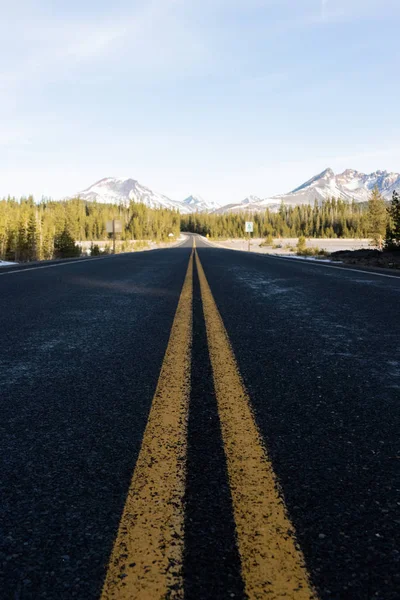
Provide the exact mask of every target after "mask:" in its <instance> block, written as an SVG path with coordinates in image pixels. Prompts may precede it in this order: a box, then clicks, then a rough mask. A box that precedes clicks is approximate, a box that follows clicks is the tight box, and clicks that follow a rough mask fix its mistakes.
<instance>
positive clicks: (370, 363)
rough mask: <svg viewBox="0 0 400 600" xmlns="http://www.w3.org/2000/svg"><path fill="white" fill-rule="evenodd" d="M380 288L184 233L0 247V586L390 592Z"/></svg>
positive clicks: (391, 396) (391, 540)
mask: <svg viewBox="0 0 400 600" xmlns="http://www.w3.org/2000/svg"><path fill="white" fill-rule="evenodd" d="M193 240H195V241H193ZM193 246H196V248H193ZM399 306H400V278H397V277H396V276H395V275H394V276H393V277H387V276H383V275H380V274H378V273H377V274H374V273H371V272H367V273H363V272H362V271H357V270H348V269H341V268H340V267H337V266H335V267H333V266H329V265H327V266H326V265H318V264H309V263H305V262H300V261H291V260H288V259H286V260H285V259H279V258H273V257H267V256H259V255H252V254H247V253H240V252H234V251H230V250H225V249H220V248H214V247H211V246H209V245H206V243H205V242H204V241H203V240H202V239H201V238H200V237H197V236H189V237H188V239H187V241H186V242H185V243H184V244H183V245H182V246H180V247H177V248H171V249H166V250H155V251H150V252H144V253H136V254H126V255H119V256H116V257H107V258H99V259H93V260H85V261H76V262H68V263H58V264H54V265H44V266H40V267H39V268H36V267H25V268H21V267H10V268H7V269H2V271H1V272H0V331H1V344H0V401H1V415H2V418H1V420H0V449H1V455H0V456H1V464H0V589H1V598H3V599H4V600H9V599H10V600H26V599H38V598H48V599H51V600H53V599H57V600H63V599H65V600H67V599H68V600H69V599H71V598H79V599H81V598H82V599H84V600H91V599H101V600H109V599H128V598H135V599H136V598H139V599H142V598H143V599H148V598H150V599H151V598H157V599H158V598H160V599H161V598H185V599H187V600H199V599H200V600H202V599H209V600H216V599H218V600H221V599H225V598H226V599H230V598H238V599H241V598H250V599H259V598H270V599H275V598H295V599H297V600H303V599H310V598H315V599H316V598H319V599H321V600H338V599H340V600H342V599H343V600H372V599H377V600H392V599H393V600H394V599H395V598H398V597H399V589H400V582H399V572H400V569H399V544H398V542H399V539H400V535H399V533H400V532H399V525H400V515H399V502H400V498H399V493H398V492H399V465H398V458H399V448H398V439H399V401H400V350H399V344H400V317H399V315H400V312H399Z"/></svg>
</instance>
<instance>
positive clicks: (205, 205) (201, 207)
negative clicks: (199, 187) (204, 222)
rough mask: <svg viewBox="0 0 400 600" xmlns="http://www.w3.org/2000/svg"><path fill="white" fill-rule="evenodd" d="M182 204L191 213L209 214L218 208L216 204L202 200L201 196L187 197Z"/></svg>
mask: <svg viewBox="0 0 400 600" xmlns="http://www.w3.org/2000/svg"><path fill="white" fill-rule="evenodd" d="M183 204H184V205H185V206H187V207H189V208H190V209H191V212H211V211H214V210H217V209H218V208H219V204H217V203H216V202H212V201H211V202H209V201H207V200H204V198H202V197H201V196H193V195H192V196H188V197H187V198H185V200H184V201H183Z"/></svg>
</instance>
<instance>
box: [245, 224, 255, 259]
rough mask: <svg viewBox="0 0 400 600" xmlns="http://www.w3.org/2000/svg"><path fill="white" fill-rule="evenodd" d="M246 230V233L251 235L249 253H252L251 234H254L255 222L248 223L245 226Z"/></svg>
mask: <svg viewBox="0 0 400 600" xmlns="http://www.w3.org/2000/svg"><path fill="white" fill-rule="evenodd" d="M244 230H245V232H246V233H248V234H249V252H250V238H251V234H252V233H253V230H254V228H253V221H246V222H245V224H244Z"/></svg>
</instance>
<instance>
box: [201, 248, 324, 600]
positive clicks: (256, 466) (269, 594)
mask: <svg viewBox="0 0 400 600" xmlns="http://www.w3.org/2000/svg"><path fill="white" fill-rule="evenodd" d="M196 266H197V270H198V274H199V279H200V289H201V297H202V302H203V309H204V317H205V322H206V329H207V339H208V347H209V352H210V358H211V365H212V370H213V377H214V386H215V393H216V396H217V403H218V412H219V417H220V421H221V429H222V437H223V442H224V448H225V455H226V460H227V467H228V476H229V483H230V488H231V494H232V501H233V507H234V516H235V523H236V529H237V535H238V546H239V553H240V556H241V563H242V575H243V580H244V584H245V589H246V593H247V595H248V598H249V599H250V600H255V599H257V600H258V599H262V598H271V600H273V599H276V598H296V600H310V599H311V598H313V599H315V598H316V597H317V596H316V593H315V591H314V589H313V587H312V585H311V582H310V579H309V576H308V573H307V569H306V566H305V561H304V557H303V554H302V552H301V551H300V549H299V548H298V546H297V543H296V539H295V536H294V529H293V526H292V524H291V522H290V520H289V517H288V515H287V511H286V508H285V505H284V502H283V500H282V498H281V496H280V494H279V493H278V491H277V490H278V485H277V480H276V477H275V474H274V471H273V468H272V465H271V462H270V460H269V458H268V454H267V452H266V450H265V448H264V446H263V442H262V439H261V435H260V433H259V431H258V428H257V425H256V422H255V419H254V416H253V413H252V410H251V408H250V400H249V397H248V395H247V392H246V390H245V388H244V385H243V383H242V380H241V376H240V374H239V371H238V367H237V364H236V360H235V357H234V354H233V351H232V348H231V345H230V342H229V338H228V335H227V332H226V329H225V326H224V324H223V321H222V318H221V316H220V314H219V311H218V308H217V305H216V303H215V300H214V298H213V295H212V292H211V289H210V287H209V285H208V282H207V279H206V276H205V274H204V271H203V268H202V265H201V262H200V259H199V257H198V253H197V251H196Z"/></svg>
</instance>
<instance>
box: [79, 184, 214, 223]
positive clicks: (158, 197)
mask: <svg viewBox="0 0 400 600" xmlns="http://www.w3.org/2000/svg"><path fill="white" fill-rule="evenodd" d="M74 197H79V198H81V199H82V200H89V201H96V202H100V203H103V204H106V203H110V204H121V203H122V204H129V202H130V201H131V200H133V202H143V203H144V204H146V206H148V207H150V208H170V209H175V210H179V212H180V213H182V214H189V213H193V212H211V211H213V210H216V209H217V208H218V206H219V205H218V204H216V203H215V202H207V201H206V200H204V199H203V198H201V196H189V197H188V198H186V199H185V200H183V201H179V200H171V198H168V197H167V196H164V195H163V194H159V193H157V192H153V191H152V190H151V189H150V188H148V187H145V186H144V185H142V184H141V183H139V182H138V181H136V180H135V179H117V178H115V177H106V178H105V179H101V180H100V181H97V182H96V183H94V184H93V185H91V186H90V187H88V188H86V189H85V190H83V191H82V192H79V193H78V194H75V196H74Z"/></svg>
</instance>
